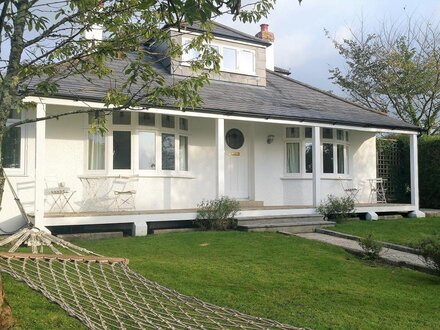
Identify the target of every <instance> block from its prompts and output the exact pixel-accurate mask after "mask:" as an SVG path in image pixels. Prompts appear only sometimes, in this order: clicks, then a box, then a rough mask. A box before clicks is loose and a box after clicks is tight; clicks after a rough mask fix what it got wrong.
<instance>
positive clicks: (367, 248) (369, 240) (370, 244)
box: [359, 234, 383, 260]
mask: <svg viewBox="0 0 440 330" xmlns="http://www.w3.org/2000/svg"><path fill="white" fill-rule="evenodd" d="M359 245H360V246H361V248H362V250H364V255H365V258H366V259H369V260H376V259H378V258H379V254H380V251H382V247H383V244H382V243H381V242H379V241H376V240H375V239H374V237H373V235H372V234H368V236H367V237H365V238H361V239H360V240H359Z"/></svg>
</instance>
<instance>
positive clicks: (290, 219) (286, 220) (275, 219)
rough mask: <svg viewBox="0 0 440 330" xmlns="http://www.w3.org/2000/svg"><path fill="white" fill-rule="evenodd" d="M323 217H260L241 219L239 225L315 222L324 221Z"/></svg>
mask: <svg viewBox="0 0 440 330" xmlns="http://www.w3.org/2000/svg"><path fill="white" fill-rule="evenodd" d="M322 220H323V217H322V216H321V215H309V214H298V215H285V216H280V215H278V216H258V217H255V216H254V217H241V218H239V219H238V225H255V224H271V223H276V224H280V223H292V222H295V221H296V222H314V221H322Z"/></svg>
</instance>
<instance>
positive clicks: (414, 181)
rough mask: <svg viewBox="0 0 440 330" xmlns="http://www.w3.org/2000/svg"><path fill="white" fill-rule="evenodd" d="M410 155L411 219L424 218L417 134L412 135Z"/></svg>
mask: <svg viewBox="0 0 440 330" xmlns="http://www.w3.org/2000/svg"><path fill="white" fill-rule="evenodd" d="M409 154H410V167H411V205H412V206H414V211H413V212H410V213H409V215H408V216H409V217H410V218H424V217H425V214H424V213H423V212H421V211H420V210H419V207H420V205H419V162H418V148H417V134H411V135H410V140H409Z"/></svg>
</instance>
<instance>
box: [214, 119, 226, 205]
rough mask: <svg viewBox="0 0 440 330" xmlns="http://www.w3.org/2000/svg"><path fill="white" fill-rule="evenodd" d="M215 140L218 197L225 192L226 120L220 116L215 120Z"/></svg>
mask: <svg viewBox="0 0 440 330" xmlns="http://www.w3.org/2000/svg"><path fill="white" fill-rule="evenodd" d="M215 141H216V146H217V148H216V151H217V153H216V158H217V168H216V170H217V181H216V184H217V191H216V193H217V197H221V196H223V195H224V194H225V120H224V119H221V118H218V119H216V120H215Z"/></svg>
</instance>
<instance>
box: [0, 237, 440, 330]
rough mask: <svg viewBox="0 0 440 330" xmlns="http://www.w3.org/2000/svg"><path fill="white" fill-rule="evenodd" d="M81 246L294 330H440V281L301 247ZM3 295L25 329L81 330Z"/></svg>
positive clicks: (227, 242)
mask: <svg viewBox="0 0 440 330" xmlns="http://www.w3.org/2000/svg"><path fill="white" fill-rule="evenodd" d="M78 243H79V244H80V245H81V246H84V247H86V248H88V249H91V250H94V251H96V252H98V253H102V254H105V255H108V256H124V257H128V258H130V266H131V268H132V269H133V270H135V271H137V272H139V273H140V274H142V275H144V276H145V277H147V278H149V279H152V280H155V281H158V282H160V283H161V284H163V285H165V286H168V287H170V288H173V289H176V290H178V291H180V292H182V293H184V294H188V295H194V296H196V297H199V298H202V299H204V300H206V301H209V302H211V303H214V304H218V305H221V306H227V307H232V308H236V309H238V310H240V311H242V312H245V313H249V314H252V315H256V316H262V317H268V318H272V319H275V320H278V321H281V322H285V323H289V324H292V325H296V326H302V327H309V328H313V329H330V328H332V329H336V328H337V329H373V328H376V329H379V328H380V329H387V328H388V329H390V328H399V329H414V328H417V329H435V328H440V316H439V315H438V311H439V310H440V279H439V278H438V277H434V276H432V275H427V274H424V273H419V272H416V271H412V270H408V269H401V268H393V267H391V266H383V265H380V266H379V265H375V264H371V263H367V262H365V261H362V260H359V259H357V258H356V257H354V256H352V255H350V254H348V253H347V252H345V251H344V250H342V249H340V248H338V247H334V246H330V245H326V244H323V243H319V242H314V241H308V240H305V239H301V238H298V237H287V236H282V235H279V234H273V233H242V232H196V233H176V234H164V235H160V236H149V237H130V238H123V239H108V240H100V241H81V242H78ZM5 286H6V293H7V295H8V299H9V301H10V303H11V305H12V307H13V309H14V315H15V317H16V318H17V319H18V321H19V327H18V328H21V329H26V328H31V329H70V328H78V329H79V328H80V326H79V325H78V322H77V321H76V320H74V319H72V318H69V317H67V315H66V313H64V312H63V311H62V310H61V309H59V308H58V307H57V306H56V305H54V304H50V303H49V302H47V301H46V300H45V299H44V298H42V297H40V296H39V295H37V294H36V293H34V292H32V291H31V290H29V289H27V287H25V286H23V285H21V284H17V283H15V282H13V281H12V280H11V279H10V278H9V277H6V280H5Z"/></svg>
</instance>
